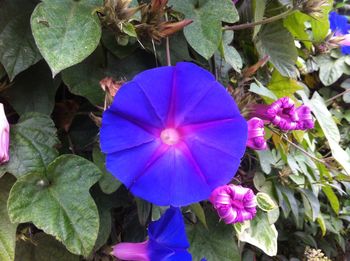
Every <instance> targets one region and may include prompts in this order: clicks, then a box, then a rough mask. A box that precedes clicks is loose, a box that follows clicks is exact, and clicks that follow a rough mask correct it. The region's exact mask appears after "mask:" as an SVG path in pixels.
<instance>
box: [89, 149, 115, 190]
mask: <svg viewBox="0 0 350 261" xmlns="http://www.w3.org/2000/svg"><path fill="white" fill-rule="evenodd" d="M92 158H93V161H94V163H95V164H96V166H97V167H99V169H100V170H101V172H102V177H101V179H100V180H99V182H98V183H99V185H100V188H101V190H102V191H103V192H104V193H106V194H111V193H113V192H115V191H116V190H117V189H118V188H119V187H120V186H121V185H122V183H121V182H120V181H119V180H118V179H117V178H116V177H114V176H113V175H112V174H111V173H110V172H108V171H107V169H106V166H105V162H106V157H105V155H104V154H103V153H102V152H101V150H100V148H99V147H98V146H94V148H93V150H92Z"/></svg>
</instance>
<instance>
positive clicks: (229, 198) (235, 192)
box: [209, 184, 256, 224]
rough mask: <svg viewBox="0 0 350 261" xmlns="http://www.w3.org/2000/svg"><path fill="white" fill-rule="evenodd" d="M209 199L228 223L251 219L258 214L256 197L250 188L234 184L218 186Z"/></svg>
mask: <svg viewBox="0 0 350 261" xmlns="http://www.w3.org/2000/svg"><path fill="white" fill-rule="evenodd" d="M209 201H210V202H211V203H212V204H213V206H214V208H215V209H216V210H217V212H218V214H219V217H220V218H221V219H222V220H223V221H224V222H225V223H226V224H233V223H237V222H243V221H245V220H251V219H253V217H254V216H255V214H256V199H255V195H254V192H253V191H252V190H251V189H249V188H244V187H242V186H236V185H233V184H229V185H225V186H221V187H218V188H216V189H215V190H214V191H213V192H212V194H211V196H210V198H209Z"/></svg>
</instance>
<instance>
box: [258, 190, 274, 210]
mask: <svg viewBox="0 0 350 261" xmlns="http://www.w3.org/2000/svg"><path fill="white" fill-rule="evenodd" d="M256 202H257V204H258V207H259V208H260V209H261V210H263V211H271V210H273V209H275V208H277V205H276V203H275V202H274V201H273V200H272V198H271V197H270V196H269V195H268V194H266V193H264V192H259V193H258V194H256Z"/></svg>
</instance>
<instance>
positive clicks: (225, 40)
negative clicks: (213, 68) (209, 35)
mask: <svg viewBox="0 0 350 261" xmlns="http://www.w3.org/2000/svg"><path fill="white" fill-rule="evenodd" d="M232 40H233V32H232V31H224V33H223V35H222V41H221V45H220V49H221V53H222V54H221V55H222V56H223V58H224V59H225V61H226V62H227V63H228V64H230V65H231V66H232V68H233V69H234V70H235V71H237V72H240V71H241V69H242V66H243V61H242V58H241V56H240V55H239V53H238V52H237V50H236V49H235V48H234V47H233V46H231V42H232Z"/></svg>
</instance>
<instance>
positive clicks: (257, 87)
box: [249, 82, 278, 101]
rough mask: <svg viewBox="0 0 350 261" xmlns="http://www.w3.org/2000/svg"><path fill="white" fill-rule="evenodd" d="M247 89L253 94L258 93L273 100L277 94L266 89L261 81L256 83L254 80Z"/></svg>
mask: <svg viewBox="0 0 350 261" xmlns="http://www.w3.org/2000/svg"><path fill="white" fill-rule="evenodd" d="M249 91H250V92H253V93H255V94H258V95H260V96H261V97H263V98H269V99H271V100H273V101H275V100H277V99H278V98H277V96H276V95H275V94H274V93H273V92H272V91H270V90H269V89H267V88H266V87H265V86H263V85H262V84H261V83H258V84H256V83H255V82H253V83H252V84H251V85H250V88H249Z"/></svg>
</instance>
